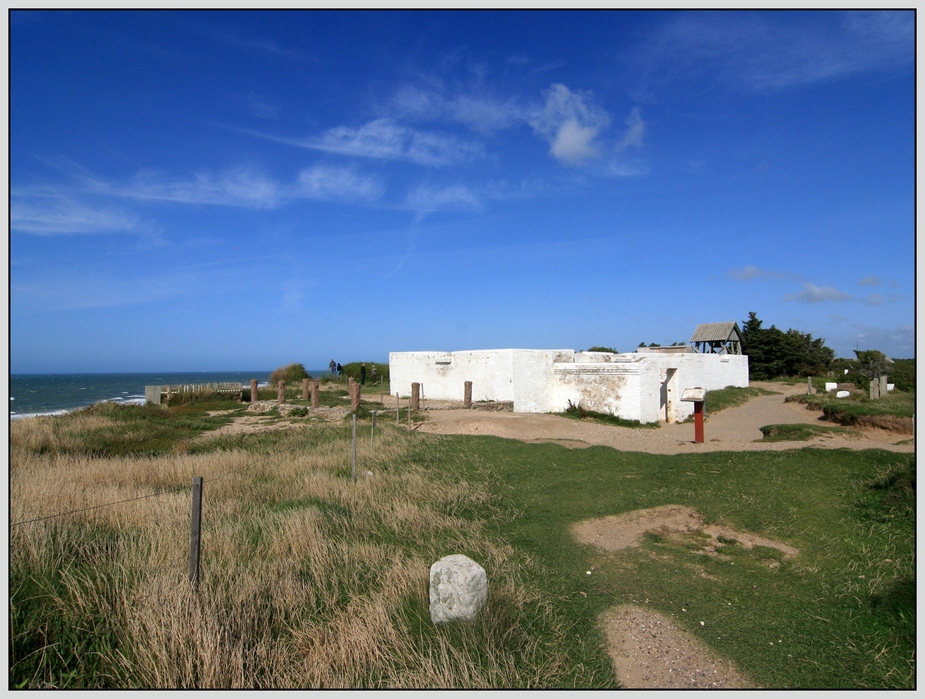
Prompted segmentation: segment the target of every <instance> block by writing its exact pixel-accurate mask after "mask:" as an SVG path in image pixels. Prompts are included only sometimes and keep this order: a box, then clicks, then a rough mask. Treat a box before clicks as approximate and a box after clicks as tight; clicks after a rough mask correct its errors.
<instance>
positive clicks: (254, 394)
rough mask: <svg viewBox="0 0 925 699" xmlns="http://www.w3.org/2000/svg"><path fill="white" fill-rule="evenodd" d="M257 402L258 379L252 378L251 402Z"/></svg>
mask: <svg viewBox="0 0 925 699" xmlns="http://www.w3.org/2000/svg"><path fill="white" fill-rule="evenodd" d="M256 402H257V379H251V403H256Z"/></svg>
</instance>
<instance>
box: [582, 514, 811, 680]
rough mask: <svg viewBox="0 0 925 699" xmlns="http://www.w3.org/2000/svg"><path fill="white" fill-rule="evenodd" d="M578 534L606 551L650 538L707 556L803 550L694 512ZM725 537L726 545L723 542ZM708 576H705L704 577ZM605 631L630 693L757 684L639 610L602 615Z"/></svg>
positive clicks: (617, 522) (642, 517) (598, 522)
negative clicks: (733, 549)
mask: <svg viewBox="0 0 925 699" xmlns="http://www.w3.org/2000/svg"><path fill="white" fill-rule="evenodd" d="M571 532H572V535H573V536H574V537H575V538H576V539H578V540H579V541H581V542H582V543H585V544H592V545H594V546H599V547H601V548H602V549H604V550H606V551H621V550H623V549H627V548H631V547H635V546H639V544H640V543H641V542H642V538H643V536H644V535H645V534H647V533H650V532H651V533H655V534H658V535H660V536H662V537H664V538H668V539H678V538H682V539H683V540H684V541H685V542H687V543H690V542H691V541H695V542H700V545H701V546H702V548H703V553H705V554H706V555H711V556H716V555H719V554H718V553H717V551H716V548H715V546H716V544H718V543H720V544H721V543H723V542H725V543H730V542H731V541H735V542H737V543H738V544H739V545H741V546H743V547H744V548H747V549H751V548H754V547H755V546H767V547H769V548H774V549H777V550H778V551H781V552H782V553H783V554H784V557H785V558H786V557H791V556H796V555H797V554H798V553H799V551H798V550H797V549H795V548H794V547H792V546H789V545H787V544H785V543H783V542H780V541H775V540H774V539H769V538H767V537H763V536H759V535H757V534H753V533H751V532H741V531H738V530H736V529H733V528H732V527H725V526H722V525H718V524H709V525H707V524H704V521H703V516H702V515H701V514H700V513H699V512H697V511H696V510H693V509H691V508H689V507H684V506H682V505H665V506H663V507H654V508H651V509H648V510H635V511H633V512H626V513H624V514H621V515H612V516H609V517H601V518H598V519H589V520H585V521H583V522H577V523H576V524H574V525H572V527H571ZM719 537H722V538H723V542H720V541H718V539H719ZM701 574H703V573H701ZM600 623H601V627H602V629H603V631H604V633H605V635H606V637H607V646H608V652H609V653H610V657H611V659H612V660H613V664H614V670H615V671H616V673H617V678H618V679H619V680H620V683H621V684H622V685H623V686H624V687H625V688H627V689H682V688H691V689H734V688H751V687H754V686H755V685H754V683H753V682H752V681H751V680H750V679H749V678H748V677H747V676H745V675H743V674H742V673H740V672H739V671H738V669H737V668H736V667H735V666H734V665H733V664H732V663H731V662H730V661H728V660H725V659H723V658H721V657H720V656H718V655H717V654H716V653H714V652H713V651H711V650H710V649H709V647H708V646H707V645H706V644H705V643H703V642H702V641H701V640H700V639H698V638H697V637H696V636H694V635H693V634H691V633H690V632H689V631H687V630H686V629H684V628H682V627H681V626H679V625H676V624H675V623H674V622H673V621H672V620H671V618H670V617H667V616H665V615H663V614H660V613H658V612H656V611H653V610H651V609H645V608H643V607H638V606H634V605H622V606H618V607H614V608H613V609H611V610H609V611H607V612H606V613H604V614H603V615H602V616H601V619H600Z"/></svg>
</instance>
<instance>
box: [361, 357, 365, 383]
mask: <svg viewBox="0 0 925 699" xmlns="http://www.w3.org/2000/svg"><path fill="white" fill-rule="evenodd" d="M365 383H366V362H363V363H362V364H360V385H361V386H362V385H363V384H365Z"/></svg>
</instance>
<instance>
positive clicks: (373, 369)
mask: <svg viewBox="0 0 925 699" xmlns="http://www.w3.org/2000/svg"><path fill="white" fill-rule="evenodd" d="M369 379H370V381H372V382H373V383H376V365H375V364H373V365H372V366H371V367H370V368H369Z"/></svg>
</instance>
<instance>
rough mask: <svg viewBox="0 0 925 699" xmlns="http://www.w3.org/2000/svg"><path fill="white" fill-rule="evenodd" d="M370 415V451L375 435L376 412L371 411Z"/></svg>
mask: <svg viewBox="0 0 925 699" xmlns="http://www.w3.org/2000/svg"><path fill="white" fill-rule="evenodd" d="M372 415H373V424H372V427H370V430H369V448H370V449H372V447H373V436H374V435H375V434H376V411H375V410H373V411H372Z"/></svg>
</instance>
